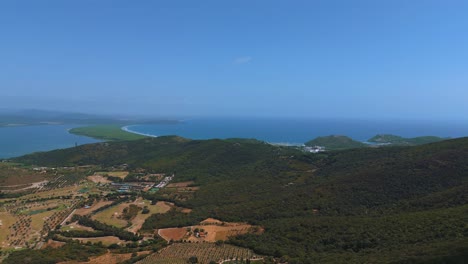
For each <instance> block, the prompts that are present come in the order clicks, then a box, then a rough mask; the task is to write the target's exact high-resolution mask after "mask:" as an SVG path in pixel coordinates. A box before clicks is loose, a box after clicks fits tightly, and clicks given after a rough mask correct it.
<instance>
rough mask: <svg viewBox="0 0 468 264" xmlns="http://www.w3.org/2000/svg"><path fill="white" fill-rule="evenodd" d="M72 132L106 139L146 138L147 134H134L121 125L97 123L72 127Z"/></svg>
mask: <svg viewBox="0 0 468 264" xmlns="http://www.w3.org/2000/svg"><path fill="white" fill-rule="evenodd" d="M69 132H70V133H72V134H75V135H80V136H86V137H92V138H95V139H101V140H106V141H119V140H137V139H142V138H145V136H142V135H138V134H133V133H130V132H127V131H124V130H122V129H121V125H96V126H86V127H77V128H72V129H70V131H69Z"/></svg>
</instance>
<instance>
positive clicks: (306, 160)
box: [14, 137, 468, 263]
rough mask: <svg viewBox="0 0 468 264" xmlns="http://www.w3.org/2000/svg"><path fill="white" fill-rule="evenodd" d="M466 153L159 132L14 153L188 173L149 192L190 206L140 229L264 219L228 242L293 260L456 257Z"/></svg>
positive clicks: (460, 249) (466, 200)
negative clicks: (174, 193)
mask: <svg viewBox="0 0 468 264" xmlns="http://www.w3.org/2000/svg"><path fill="white" fill-rule="evenodd" d="M467 160H468V138H460V139H453V140H446V141H442V142H437V143H432V144H426V145H421V146H413V147H409V146H393V147H385V148H356V149H350V150H342V151H333V152H323V153H320V154H312V153H305V152H302V151H300V150H298V149H295V148H290V147H282V146H273V145H270V144H267V143H264V142H261V141H256V140H246V139H229V140H189V139H185V138H181V137H159V138H144V139H141V140H135V141H120V142H106V143H97V144H90V145H83V146H78V147H75V148H70V149H64V150H55V151H51V152H46V153H36V154H31V155H26V156H23V157H20V158H17V159H15V160H14V161H15V162H21V163H25V164H34V165H41V166H74V165H87V164H95V165H102V166H114V165H119V164H124V163H125V164H128V166H129V168H131V169H138V168H144V169H146V170H148V171H153V172H167V173H175V175H176V177H175V181H187V180H192V181H194V182H195V185H197V186H199V187H200V189H199V190H198V191H197V192H196V193H195V194H194V196H193V198H192V199H188V200H178V199H176V198H168V197H166V196H164V195H163V193H158V192H156V193H153V194H149V193H147V194H145V198H147V199H150V200H167V199H169V200H171V199H172V200H171V201H172V202H174V203H175V204H177V205H178V206H182V207H186V208H191V209H193V211H192V212H191V213H190V214H183V213H180V212H177V211H175V210H174V211H171V212H169V213H167V214H159V215H153V216H151V217H150V218H148V219H147V220H146V222H145V223H144V225H143V229H146V230H151V229H154V228H161V227H172V226H187V225H191V224H195V223H197V222H199V221H200V220H202V219H204V218H207V217H213V218H217V219H220V220H222V221H239V222H248V223H251V224H253V225H259V226H262V227H264V229H265V231H264V233H263V234H261V235H258V234H248V235H242V236H238V237H233V238H231V239H230V241H229V243H232V244H235V245H239V246H244V247H248V248H251V249H253V250H254V251H255V252H257V253H258V254H264V255H269V256H274V257H276V258H278V259H279V260H281V261H287V262H289V263H464V261H466V259H468V173H467V172H468V162H467ZM83 220H86V219H83ZM90 224H92V223H90ZM101 230H102V231H104V232H107V231H108V230H106V227H103V228H102V229H101Z"/></svg>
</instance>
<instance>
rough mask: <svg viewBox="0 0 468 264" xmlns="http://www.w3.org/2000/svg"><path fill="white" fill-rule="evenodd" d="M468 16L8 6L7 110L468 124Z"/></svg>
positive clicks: (224, 6)
mask: <svg viewBox="0 0 468 264" xmlns="http://www.w3.org/2000/svg"><path fill="white" fill-rule="evenodd" d="M45 3H47V4H45ZM467 13H468V2H466V1H423V0H416V1H403V0H397V1H328V0H327V1H231V2H228V1H201V2H198V1H197V2H196V3H195V2H193V1H167V2H166V1H164V2H163V1H138V2H135V1H90V0H84V1H47V2H42V1H32V0H31V1H2V2H1V3H0V32H1V33H2V39H1V41H0V58H1V59H0V87H1V89H0V108H14V109H22V108H37V109H51V110H60V111H74V112H84V113H102V114H112V113H119V114H139V115H157V116H187V115H191V116H236V115H239V116H289V117H323V118H328V117H333V118H335V117H340V118H374V119H375V118H400V119H408V118H409V119H429V120H431V119H437V120H457V119H459V120H466V119H467V116H468V115H467V114H468V104H466V100H467V98H468V74H467V72H468V71H467V70H468V34H466V29H467V28H468V16H466V14H467Z"/></svg>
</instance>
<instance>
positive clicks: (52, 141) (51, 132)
mask: <svg viewBox="0 0 468 264" xmlns="http://www.w3.org/2000/svg"><path fill="white" fill-rule="evenodd" d="M73 127H76V125H43V126H16V127H0V159H2V158H11V157H16V156H21V155H24V154H28V153H32V152H37V151H47V150H52V149H60V148H69V147H73V146H75V143H76V144H78V145H82V144H87V143H95V142H99V140H96V139H93V138H88V137H83V136H77V135H73V134H70V133H68V129H70V128H73Z"/></svg>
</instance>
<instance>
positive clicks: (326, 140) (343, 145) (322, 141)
mask: <svg viewBox="0 0 468 264" xmlns="http://www.w3.org/2000/svg"><path fill="white" fill-rule="evenodd" d="M304 145H305V146H307V147H315V146H317V147H323V148H324V149H325V150H342V149H350V148H363V147H367V146H368V145H367V144H365V143H362V142H359V141H356V140H354V139H352V138H350V137H347V136H340V135H331V136H325V137H317V138H315V139H313V140H310V141H307V142H306V143H305V144H304Z"/></svg>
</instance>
